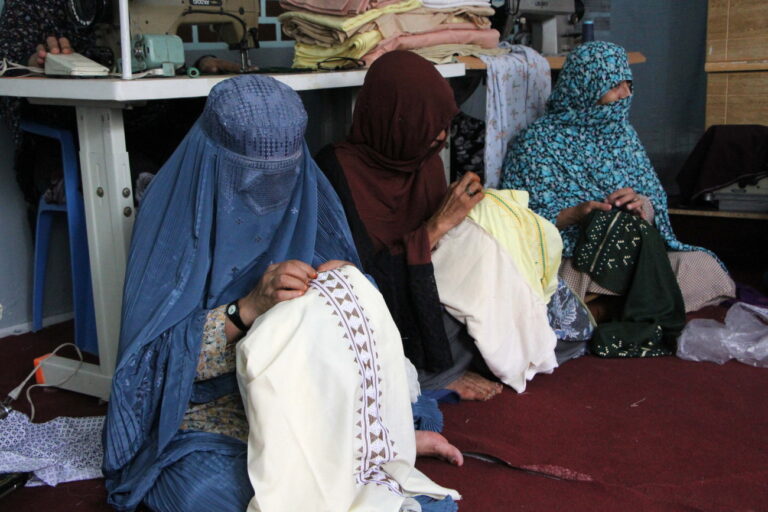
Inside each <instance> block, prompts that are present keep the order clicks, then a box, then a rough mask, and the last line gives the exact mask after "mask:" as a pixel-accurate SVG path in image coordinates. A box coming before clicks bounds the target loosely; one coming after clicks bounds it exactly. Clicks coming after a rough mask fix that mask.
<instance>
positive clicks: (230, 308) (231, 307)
mask: <svg viewBox="0 0 768 512" xmlns="http://www.w3.org/2000/svg"><path fill="white" fill-rule="evenodd" d="M236 312H237V306H235V305H234V304H230V305H229V306H227V314H228V315H234V314H235V313H236Z"/></svg>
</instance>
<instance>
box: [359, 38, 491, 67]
mask: <svg viewBox="0 0 768 512" xmlns="http://www.w3.org/2000/svg"><path fill="white" fill-rule="evenodd" d="M499 36H500V35H499V31H498V30H494V29H485V30H478V29H474V30H451V29H444V30H437V31H434V32H426V33H424V34H401V35H399V36H394V37H390V38H387V39H384V40H383V41H381V42H380V43H379V44H378V45H377V46H376V48H374V49H373V50H372V51H370V52H369V53H367V54H366V55H365V56H363V60H364V61H365V65H366V66H370V65H371V64H373V62H374V61H375V60H376V59H378V58H379V57H381V56H382V55H384V54H385V53H387V52H391V51H394V50H415V49H417V48H426V47H428V46H437V45H441V44H474V45H477V46H480V47H481V48H496V47H497V46H498V45H499Z"/></svg>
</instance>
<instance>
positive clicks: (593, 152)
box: [501, 41, 735, 311]
mask: <svg viewBox="0 0 768 512" xmlns="http://www.w3.org/2000/svg"><path fill="white" fill-rule="evenodd" d="M631 103H632V71H631V70H630V68H629V62H628V60H627V54H626V52H625V51H624V49H623V48H622V47H620V46H618V45H615V44H612V43H607V42H603V41H595V42H590V43H586V44H583V45H581V46H579V47H578V48H576V49H575V50H574V51H573V52H571V54H570V55H569V56H568V58H567V59H566V62H565V65H564V66H563V69H562V71H561V72H560V76H559V77H558V81H557V83H556V84H555V87H554V89H553V91H552V94H551V96H550V97H549V100H548V102H547V111H546V114H545V115H544V116H543V117H541V118H540V119H538V120H537V121H536V122H534V123H533V124H531V125H530V126H529V127H528V128H527V129H526V130H525V131H523V132H522V133H521V134H520V136H519V137H518V138H517V139H515V140H514V141H513V142H512V144H511V145H510V147H509V150H508V151H507V155H506V157H505V161H504V166H503V171H502V180H501V186H502V188H513V189H521V190H527V191H528V192H529V193H530V208H531V209H533V210H534V211H535V212H536V213H538V214H539V215H542V216H543V217H545V218H547V219H548V220H550V221H551V222H554V223H555V224H556V225H557V227H558V228H559V229H560V230H561V235H562V237H563V244H564V250H563V257H564V258H570V257H571V256H572V255H573V251H574V247H575V245H576V242H577V239H578V234H579V224H580V223H581V221H582V220H584V219H585V218H586V216H587V215H588V214H589V213H591V212H592V211H594V210H602V211H610V210H611V209H616V208H620V209H622V210H624V211H626V212H628V213H632V214H634V215H637V216H639V217H641V218H642V219H644V220H645V221H647V222H649V223H650V224H652V225H654V226H655V227H656V229H657V230H658V231H659V233H660V234H661V237H662V238H663V240H664V243H665V245H666V248H667V251H673V252H669V255H670V260H671V263H672V267H673V270H674V271H675V274H676V276H677V279H678V282H679V283H680V287H681V289H682V292H683V298H684V299H685V305H686V310H687V311H692V310H695V309H699V308H700V307H702V306H704V305H707V304H710V303H713V302H717V301H719V300H721V299H722V298H726V297H732V296H733V295H734V292H735V286H734V284H733V281H732V280H731V279H730V277H728V275H727V273H726V272H725V271H724V270H723V269H722V268H721V266H720V265H719V262H718V261H717V259H716V258H714V257H713V256H712V255H711V253H709V252H708V251H705V250H704V249H702V248H700V247H694V246H690V245H686V244H683V243H682V242H680V241H679V240H677V238H675V235H674V233H673V231H672V226H671V225H670V222H669V214H668V211H667V196H666V194H665V192H664V189H663V188H662V186H661V183H660V181H659V178H658V176H657V175H656V173H655V171H654V170H653V166H652V165H651V162H650V160H649V159H648V155H647V154H646V152H645V149H644V148H643V145H642V143H641V142H640V139H639V137H638V136H637V132H635V129H634V128H633V127H632V125H630V123H629V109H630V106H631ZM707 274H709V275H708V278H707V279H706V281H707V282H706V283H703V282H700V281H703V279H702V278H701V276H704V275H707ZM561 275H562V276H563V277H564V278H565V279H566V281H568V282H569V284H571V286H572V287H573V288H574V291H576V292H577V293H578V294H579V295H580V296H582V297H584V296H585V295H586V294H587V292H592V291H594V292H596V293H605V294H610V292H608V291H607V290H604V289H600V287H599V286H596V285H595V283H592V282H591V281H590V280H589V279H588V277H587V276H585V275H583V274H582V273H580V272H578V271H576V270H575V269H573V267H572V266H571V264H570V259H565V260H564V262H563V266H562V268H561Z"/></svg>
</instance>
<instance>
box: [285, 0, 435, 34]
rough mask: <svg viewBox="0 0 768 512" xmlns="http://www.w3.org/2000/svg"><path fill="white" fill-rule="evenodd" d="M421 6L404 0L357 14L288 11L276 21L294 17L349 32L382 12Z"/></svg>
mask: <svg viewBox="0 0 768 512" xmlns="http://www.w3.org/2000/svg"><path fill="white" fill-rule="evenodd" d="M419 7H421V1H420V0H405V1H404V2H399V3H396V4H390V5H386V6H384V7H380V8H378V9H371V10H370V11H366V12H364V13H362V14H358V15H357V16H351V17H345V16H329V15H327V14H317V13H313V12H308V11H288V12H285V13H283V14H281V15H280V16H278V17H277V19H278V21H280V22H281V23H284V22H286V21H290V20H291V19H294V18H299V19H303V20H306V21H309V22H312V23H314V24H316V25H321V26H325V27H328V28H331V29H334V30H338V31H340V32H346V33H347V34H351V33H352V32H354V31H355V30H357V29H358V28H360V27H361V26H363V25H365V24H366V23H370V22H371V21H373V20H375V19H376V18H378V17H379V16H381V15H382V14H388V13H398V12H406V11H410V10H413V9H418V8H419Z"/></svg>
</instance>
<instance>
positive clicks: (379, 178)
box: [335, 51, 459, 265]
mask: <svg viewBox="0 0 768 512" xmlns="http://www.w3.org/2000/svg"><path fill="white" fill-rule="evenodd" d="M458 111H459V109H458V107H457V106H456V101H455V100H454V97H453V91H452V90H451V87H450V85H449V84H448V82H447V81H446V80H445V78H443V77H442V76H441V75H440V73H439V72H438V71H437V70H436V69H435V66H434V65H433V64H431V63H430V62H428V61H427V60H425V59H423V58H422V57H419V56H418V55H416V54H415V53H411V52H407V51H395V52H390V53H388V54H386V55H384V56H383V57H381V58H380V59H378V60H376V62H374V64H373V65H372V66H371V68H370V69H369V71H368V73H367V75H366V77H365V82H364V83H363V87H362V89H361V90H360V94H359V95H358V97H357V103H356V104H355V111H354V115H353V118H352V128H351V131H350V135H349V137H348V138H347V140H346V141H345V142H343V143H341V144H337V145H336V146H335V153H336V157H337V159H338V160H339V163H340V164H341V167H342V169H343V171H344V176H345V177H346V179H347V183H348V184H349V188H350V191H351V193H352V198H353V199H354V202H355V205H356V207H357V210H358V214H359V215H360V218H361V220H362V221H363V224H365V227H366V229H367V231H368V234H369V236H370V238H371V241H372V242H373V244H374V249H375V250H380V249H382V248H383V247H385V246H386V247H388V248H389V250H390V252H392V253H393V254H397V253H402V252H405V253H406V257H407V261H408V263H409V264H411V265H418V264H424V263H429V262H430V261H431V256H430V253H431V250H430V246H429V238H428V236H427V232H426V229H425V225H424V223H425V221H426V220H427V219H429V218H430V217H431V216H432V214H433V213H434V212H435V211H436V210H437V208H438V206H439V205H440V202H441V201H442V199H443V197H444V196H445V194H446V191H447V186H446V183H445V171H444V168H443V162H442V160H441V159H440V155H439V154H438V153H439V150H440V148H441V146H442V145H438V146H436V147H431V144H432V143H433V142H434V141H435V139H436V138H437V137H438V135H439V134H440V132H441V131H443V130H446V131H447V130H448V129H449V127H450V122H451V119H452V118H453V117H454V116H455V115H456V113H458Z"/></svg>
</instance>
